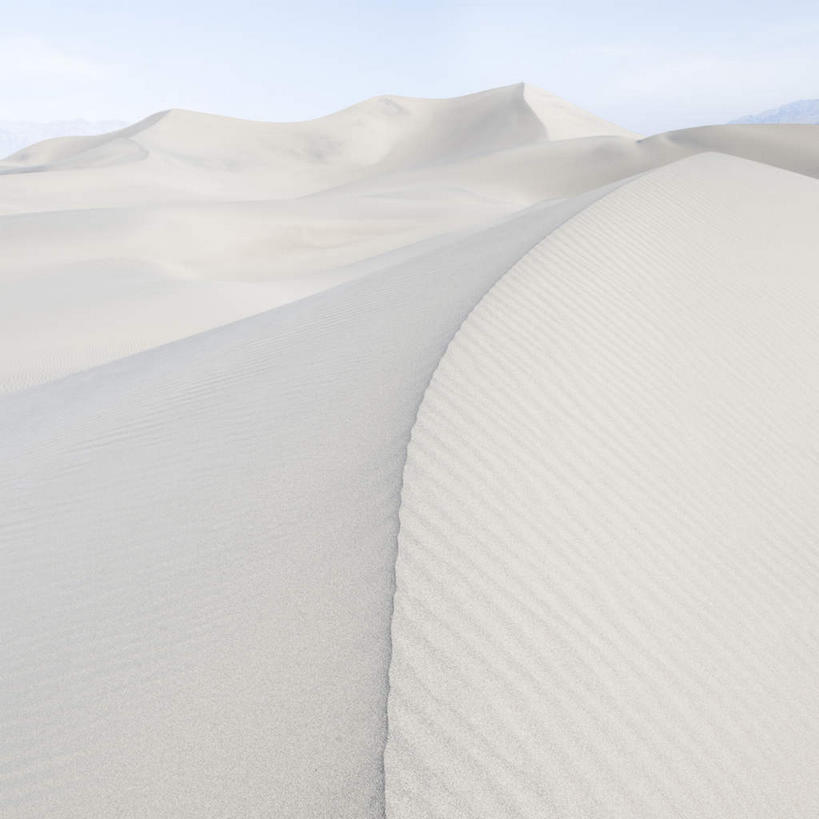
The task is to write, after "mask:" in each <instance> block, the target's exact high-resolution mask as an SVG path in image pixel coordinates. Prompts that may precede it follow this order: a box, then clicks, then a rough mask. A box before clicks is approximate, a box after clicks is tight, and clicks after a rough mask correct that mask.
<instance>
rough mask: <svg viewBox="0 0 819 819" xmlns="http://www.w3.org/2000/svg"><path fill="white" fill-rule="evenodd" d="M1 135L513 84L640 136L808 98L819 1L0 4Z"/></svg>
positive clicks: (56, 0) (818, 93)
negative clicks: (172, 114)
mask: <svg viewBox="0 0 819 819" xmlns="http://www.w3.org/2000/svg"><path fill="white" fill-rule="evenodd" d="M0 20H1V21H2V24H1V26H0V78H2V82H0V120H2V119H21V120H36V121H47V120H55V119H71V118H76V117H81V118H86V119H124V120H135V119H140V118H142V117H144V116H146V115H148V114H150V113H152V112H154V111H158V110H162V109H165V108H173V107H181V108H193V109H197V110H202V111H211V112H214V113H221V114H230V115H233V116H240V117H250V118H254V119H268V120H293V119H307V118H311V117H315V116H319V115H321V114H325V113H329V112H331V111H333V110H336V109H338V108H341V107H343V106H345V105H349V104H351V103H353V102H357V101H358V100H361V99H364V98H366V97H370V96H374V95H376V94H383V93H393V94H403V95H410V96H430V97H446V96H455V95H458V94H464V93H468V92H470V91H478V90H481V89H484V88H490V87H494V86H498V85H508V84H510V83H514V82H519V81H521V80H525V81H527V82H531V83H534V84H535V85H539V86H541V87H542V88H545V89H546V90H548V91H551V92H553V93H555V94H558V95H560V96H562V97H565V98H566V99H568V100H571V101H572V102H574V103H576V104H578V105H580V106H581V107H584V108H586V109H588V110H590V111H593V112H594V113H596V114H599V115H601V116H604V117H607V118H608V119H611V120H614V121H616V122H618V123H620V124H622V125H624V126H627V127H629V128H632V129H634V130H637V131H641V132H643V133H653V132H657V131H662V130H668V129H671V128H680V127H685V126H688V125H700V124H705V123H710V122H724V121H726V120H730V119H733V118H735V117H737V116H741V115H743V114H747V113H754V112H756V111H759V110H762V109H765V108H770V107H775V106H777V105H780V104H782V103H785V102H790V101H792V100H795V99H800V98H806V97H807V98H816V97H819V45H817V43H819V2H817V0H779V2H771V0H766V2H756V0H743V2H733V0H729V1H725V0H711V2H709V1H708V0H687V2H686V0H679V1H677V0H675V2H668V0H652V1H651V2H633V3H629V2H616V0H608V1H607V2H602V0H589V1H588V2H584V0H576V2H573V3H556V2H535V1H534V0H505V1H504V2H501V0H476V1H475V2H455V0H439V2H430V1H429V0H397V1H396V2H393V3H387V2H373V1H372V0H361V2H345V0H336V2H328V1H327V0H290V2H277V0H272V1H271V2H249V1H248V0H220V2H212V0H200V2H191V1H190V0H182V2H173V0H162V1H160V0H138V1H137V0H134V1H132V2H128V3H122V2H117V0H100V2H72V0H51V2H49V0H14V2H11V1H10V0H0Z"/></svg>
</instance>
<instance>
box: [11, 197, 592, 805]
mask: <svg viewBox="0 0 819 819" xmlns="http://www.w3.org/2000/svg"><path fill="white" fill-rule="evenodd" d="M596 195H597V194H593V195H592V197H591V198H594V196H596ZM588 201H590V197H586V198H585V199H582V200H580V201H577V202H573V203H570V204H568V203H567V204H566V205H564V206H563V207H561V208H559V209H553V208H552V209H543V208H541V209H534V210H532V211H530V212H528V213H527V214H525V215H523V216H521V217H519V218H518V219H516V220H515V221H514V222H510V223H507V224H504V225H503V226H501V227H499V228H494V229H492V230H488V231H486V232H483V233H480V234H477V235H475V236H474V237H471V238H470V239H468V240H464V241H461V242H457V243H454V244H452V246H450V247H447V248H445V249H441V250H439V251H435V252H434V253H432V254H427V255H425V256H424V257H422V258H419V259H416V260H411V261H409V262H405V263H403V264H399V265H397V266H394V267H392V268H390V269H389V270H385V271H381V272H380V273H378V274H374V275H370V276H368V277H365V278H363V279H361V280H360V281H357V282H352V283H348V284H346V285H342V286H340V287H338V288H336V289H334V290H329V291H327V292H326V293H323V294H319V295H317V296H314V297H312V298H309V299H306V300H303V301H300V302H297V303H295V304H293V305H289V306H286V307H283V308H281V309H279V310H274V311H271V312H268V313H265V314H263V315H260V316H257V317H254V318H250V319H246V320H244V321H242V322H239V323H237V324H234V325H231V326H229V327H225V328H221V329H217V330H214V331H212V332H210V333H206V334H203V335H199V336H196V337H194V338H191V339H188V340H185V341H181V342H178V343H176V344H172V345H169V346H167V347H164V348H159V349H157V350H154V351H150V352H147V353H144V354H142V355H138V356H134V357H131V358H127V359H124V360H122V361H121V362H117V363H115V364H111V365H107V366H104V367H101V368H98V369H96V370H90V371H88V372H86V373H82V374H79V375H76V376H72V377H69V378H67V379H64V380H62V381H58V382H55V383H53V384H48V385H45V386H42V387H40V388H37V389H33V390H28V391H24V392H21V393H18V394H16V395H13V396H8V397H6V398H5V400H3V401H0V429H3V430H13V431H14V434H13V435H9V436H7V437H6V436H4V437H3V439H0V443H2V445H3V450H2V451H0V463H2V468H0V476H1V480H0V508H2V509H3V510H4V514H3V516H2V522H1V524H2V528H0V532H1V533H2V534H0V540H1V541H2V547H3V566H2V571H1V572H0V577H2V579H3V589H2V595H0V605H2V622H3V624H4V629H5V631H6V638H5V639H4V641H3V652H2V657H0V666H2V668H4V669H5V671H6V678H5V680H4V683H3V723H4V724H3V726H2V728H0V737H2V739H0V749H2V754H1V755H0V759H1V760H2V762H1V763H0V768H2V770H3V783H2V786H0V794H2V798H0V814H2V815H4V816H15V817H18V816H19V817H43V816H66V817H89V816H95V817H96V816H100V817H107V816H168V817H171V816H173V817H182V816H191V817H194V816H237V817H238V816H305V817H312V816H327V817H342V816H349V817H362V816H378V815H381V814H382V813H383V784H382V774H381V770H382V752H383V745H384V741H385V731H386V728H385V715H386V693H387V687H386V676H387V662H388V656H389V650H388V649H389V643H388V640H389V616H390V611H391V606H392V572H393V563H394V557H395V538H396V533H397V524H398V516H397V512H398V503H399V492H400V484H401V473H402V469H403V463H404V454H405V449H406V444H407V441H408V439H409V430H410V427H411V425H412V422H413V420H414V418H415V412H416V410H417V407H418V404H419V402H420V400H421V396H422V394H423V391H424V388H425V387H426V384H427V383H428V381H429V378H430V375H431V373H432V370H433V369H434V367H435V365H436V364H437V362H438V360H439V358H440V356H441V355H442V353H443V351H444V348H445V346H446V344H447V342H448V341H449V340H450V338H451V337H452V335H453V334H454V332H455V330H456V329H457V327H458V326H459V324H460V322H461V321H462V320H463V318H464V317H465V315H466V314H467V312H468V311H469V310H470V309H471V308H472V307H473V306H474V304H475V303H476V302H477V300H478V299H479V298H480V296H481V295H482V294H483V293H484V292H485V291H486V290H487V289H488V288H489V287H490V286H491V284H492V283H493V282H494V281H495V280H496V279H497V278H498V277H499V276H500V275H502V274H503V273H504V272H505V271H506V270H508V269H509V267H510V266H511V265H512V264H514V262H515V261H516V260H517V259H518V258H520V257H521V256H522V255H523V254H524V253H525V252H526V251H527V250H528V249H529V248H531V247H532V246H533V245H534V244H536V243H537V242H538V241H539V240H540V239H541V238H542V237H543V235H544V234H545V233H546V232H548V231H549V230H550V229H551V228H552V227H553V226H554V225H555V224H557V223H559V222H560V221H561V220H563V219H565V218H567V216H569V215H571V214H572V213H573V212H575V211H576V210H577V209H578V208H581V207H582V206H583V205H584V204H586V203H587V202H588Z"/></svg>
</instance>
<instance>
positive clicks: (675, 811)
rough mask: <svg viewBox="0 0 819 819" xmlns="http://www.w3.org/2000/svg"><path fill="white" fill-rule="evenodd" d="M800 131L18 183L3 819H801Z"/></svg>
mask: <svg viewBox="0 0 819 819" xmlns="http://www.w3.org/2000/svg"><path fill="white" fill-rule="evenodd" d="M816 132H817V131H816V130H813V129H811V128H810V127H808V126H804V127H802V128H798V129H793V128H790V127H788V126H780V127H777V126H771V127H769V126H754V127H753V128H750V127H747V128H745V127H741V126H724V127H718V128H703V129H690V130H686V131H679V132H674V133H669V134H660V135H655V136H652V137H647V138H638V137H637V136H636V135H634V134H630V133H629V132H626V131H624V130H623V129H621V128H618V127H617V126H614V125H611V124H610V123H606V122H605V121H603V120H600V119H599V118H597V117H595V116H593V115H592V114H588V113H586V112H584V111H581V110H580V109H577V108H576V107H574V106H572V105H570V104H569V103H567V102H565V101H563V100H560V99H558V98H556V97H553V96H552V95H549V94H547V93H546V92H544V91H541V90H540V89H537V88H534V87H532V86H529V85H526V84H523V83H521V84H517V85H514V86H507V87H504V88H497V89H491V90H489V91H486V92H481V93H478V94H470V95H467V96H465V97H458V98H454V99H449V100H426V99H413V98H406V97H395V96H387V97H376V98H374V99H371V100H366V101H364V102H363V103H360V104H358V105H354V106H351V107H349V108H346V109H344V110H342V111H339V112H336V113H335V114H331V115H329V116H327V117H321V118H319V119H316V120H312V121H309V122H303V123H256V122H247V121H242V120H236V119H230V118H226V117H218V116H214V115H211V114H202V113H197V112H192V111H183V110H171V111H166V112H160V113H158V114H155V115H153V116H151V117H148V118H147V119H145V120H143V121H141V122H139V123H135V124H134V125H131V126H129V127H127V128H124V129H120V130H118V131H115V132H112V133H110V134H107V135H98V136H93V137H75V138H66V139H60V140H51V141H47V142H44V143H40V144H38V145H34V146H31V147H30V148H28V149H25V150H23V151H21V152H18V153H17V154H15V155H14V156H12V157H10V158H8V159H7V160H5V161H3V162H2V163H0V247H2V249H3V253H2V254H0V296H1V297H0V393H5V394H4V395H0V509H2V510H3V514H2V515H0V615H2V622H3V625H4V633H3V639H2V641H0V668H2V669H3V673H2V674H0V703H1V704H2V707H1V708H0V815H2V816H3V817H6V816H9V817H14V819H27V818H28V817H30V818H31V819H41V817H46V816H47V817H56V818H57V819H63V818H65V819H73V818H74V817H76V819H87V817H97V816H99V817H108V816H111V817H113V816H149V817H165V816H167V817H174V819H177V817H202V816H282V817H304V818H305V819H312V817H317V816H328V817H338V818H339V819H341V817H350V818H351V819H352V818H353V817H355V819H360V818H361V817H382V816H384V815H385V811H386V812H387V813H388V815H390V816H394V817H396V818H397V819H400V818H401V817H414V816H424V817H426V816H435V815H441V816H446V817H470V816H482V817H483V816H493V817H494V816H497V817H504V816H542V815H544V814H546V815H552V814H553V815H558V816H565V817H577V819H580V817H589V816H600V817H601V819H602V817H604V816H605V817H609V816H623V817H638V816H645V817H646V819H648V817H651V819H653V817H656V816H663V815H679V816H690V817H695V816H702V817H714V816H718V815H736V814H737V813H739V814H741V815H743V816H759V817H766V819H767V817H769V816H808V815H813V814H815V813H816V811H817V807H818V806H819V793H818V792H817V787H816V781H815V776H813V775H812V773H811V771H812V770H813V769H815V767H816V763H817V762H819V759H818V758H817V747H816V744H815V737H816V735H817V734H819V731H817V729H819V720H818V719H817V712H816V698H815V696H814V689H815V686H814V685H813V681H814V680H815V678H816V676H817V673H816V672H817V653H816V646H815V640H814V639H813V635H814V634H815V633H816V632H817V629H816V624H817V622H819V620H817V614H819V612H817V609H816V601H815V594H814V589H813V587H814V586H815V581H816V569H815V559H814V556H813V554H812V551H811V549H812V547H813V546H815V544H816V543H817V542H819V531H818V529H819V527H817V520H816V515H815V508H816V507H815V502H814V495H815V488H816V486H817V475H816V471H815V467H816V464H815V457H814V455H815V452H816V451H817V447H819V441H817V440H816V433H815V423H814V419H815V417H816V409H817V407H818V406H819V397H818V396H819V386H817V381H816V373H817V372H819V367H817V364H819V339H818V338H817V334H816V330H815V316H816V308H817V306H819V305H817V279H816V270H815V261H816V258H817V245H816V241H817V240H816V231H815V225H816V223H817V217H819V211H818V210H817V207H818V206H819V199H818V198H817V197H819V193H817V189H818V188H819V182H817V181H816V179H813V178H810V177H815V176H819V140H817V139H816V137H815V134H816ZM488 291H489V293H488V295H486V294H487V292H488ZM402 487H403V488H402ZM399 513H400V517H399ZM399 523H400V527H401V528H400V532H399ZM394 592H395V595H394ZM393 603H394V604H395V607H394V617H393ZM391 639H392V643H391ZM390 686H391V687H390ZM388 715H389V720H388ZM388 725H389V730H388Z"/></svg>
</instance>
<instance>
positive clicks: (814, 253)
mask: <svg viewBox="0 0 819 819" xmlns="http://www.w3.org/2000/svg"><path fill="white" fill-rule="evenodd" d="M817 220H819V182H817V181H815V180H813V179H808V178H806V177H804V176H798V175H796V174H792V173H787V172H784V171H780V170H776V169H773V168H770V167H766V166H764V165H759V164H756V163H751V162H747V161H744V160H738V159H735V158H732V157H727V156H724V155H716V154H705V155H702V156H698V157H694V158H692V159H687V160H684V161H681V162H677V163H675V164H673V165H670V166H668V167H666V168H663V169H661V170H658V171H654V172H653V173H650V174H648V175H646V176H644V177H642V178H640V179H639V180H637V181H633V182H631V183H630V184H627V185H625V186H623V187H620V188H619V189H618V190H616V191H614V192H613V193H611V194H610V195H609V196H607V197H605V198H603V199H601V200H599V201H598V202H597V203H595V204H593V205H591V206H590V207H589V208H587V209H586V210H584V211H583V212H582V213H580V214H579V215H577V216H576V217H575V218H574V219H572V220H571V221H570V222H569V223H567V224H566V225H564V226H563V227H562V228H560V229H558V230H557V231H555V232H553V233H552V234H550V235H549V236H548V237H547V238H546V239H545V240H544V241H543V242H542V243H540V244H539V245H538V246H537V247H536V248H534V249H533V250H532V251H531V252H529V253H528V254H527V255H526V256H525V257H524V258H523V259H522V260H521V261H520V262H519V263H518V264H517V265H516V266H515V267H514V268H513V269H512V270H511V271H510V272H509V273H508V274H507V275H506V276H504V277H503V278H502V279H501V280H500V282H499V283H498V284H497V285H495V287H494V288H493V289H492V290H491V291H490V292H489V294H488V295H487V296H486V297H485V298H484V299H483V301H482V302H481V303H480V305H479V306H478V307H477V308H476V310H475V311H474V312H473V313H472V315H471V316H470V317H469V318H468V319H467V321H466V322H465V323H464V325H463V326H462V327H461V329H460V330H459V332H458V333H457V335H456V336H455V339H454V340H453V342H452V344H451V345H450V347H449V349H448V350H447V353H446V354H445V355H444V357H443V358H442V360H441V363H440V365H439V367H438V369H437V370H436V372H435V375H434V377H433V379H432V383H431V385H430V387H429V389H428V390H427V392H426V395H425V398H424V401H423V403H422V405H421V407H420V410H419V414H418V420H417V422H416V424H415V426H414V428H413V431H412V438H411V442H410V445H409V449H408V456H407V464H406V469H405V472H404V485H403V492H402V502H401V510H400V521H401V528H400V535H399V540H398V556H397V568H396V595H395V614H394V617H393V621H392V664H391V668H390V695H389V738H388V742H387V749H386V756H385V767H386V794H387V814H388V815H389V816H390V817H395V819H409V817H453V816H457V817H485V816H515V817H542V816H561V817H566V816H570V817H601V818H602V817H615V816H616V817H638V816H639V817H660V816H685V817H736V816H742V817H759V818H760V819H763V818H764V817H772V816H792V817H808V816H815V815H817V813H819V780H817V777H816V771H817V770H819V697H817V672H818V671H819V642H818V641H817V639H818V638H819V632H817V624H818V623H819V596H817V593H816V589H817V583H819V553H817V544H819V538H818V537H817V536H818V535H819V504H817V502H816V491H817V488H819V460H818V459H817V453H819V426H817V417H819V325H817V321H816V318H817V316H819V278H818V277H817V270H818V268H817V262H819V236H818V235H817V232H816V225H817V224H819V222H818V221H817Z"/></svg>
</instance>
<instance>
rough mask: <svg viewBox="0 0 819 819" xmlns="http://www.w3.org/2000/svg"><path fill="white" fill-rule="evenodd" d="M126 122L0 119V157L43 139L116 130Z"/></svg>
mask: <svg viewBox="0 0 819 819" xmlns="http://www.w3.org/2000/svg"><path fill="white" fill-rule="evenodd" d="M127 124H128V123H126V122H122V121H120V120H103V121H101V122H89V121H88V120H86V119H71V120H58V121H55V122H20V121H14V120H0V159H2V157H5V156H8V155H9V154H12V153H15V152H16V151H19V150H20V149H21V148H25V147H26V146H27V145H31V144H32V143H34V142H42V140H44V139H53V138H54V137H66V136H84V135H86V134H102V133H105V132H106V131H116V130H117V129H119V128H123V127H124V126H125V125H127Z"/></svg>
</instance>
